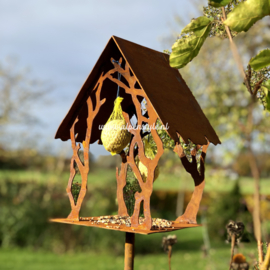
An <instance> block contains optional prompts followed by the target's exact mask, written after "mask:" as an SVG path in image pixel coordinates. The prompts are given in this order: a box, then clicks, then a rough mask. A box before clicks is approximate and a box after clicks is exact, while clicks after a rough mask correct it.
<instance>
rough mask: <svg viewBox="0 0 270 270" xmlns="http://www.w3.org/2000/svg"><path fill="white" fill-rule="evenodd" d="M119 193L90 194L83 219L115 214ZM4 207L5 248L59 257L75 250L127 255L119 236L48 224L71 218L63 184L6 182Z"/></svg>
mask: <svg viewBox="0 0 270 270" xmlns="http://www.w3.org/2000/svg"><path fill="white" fill-rule="evenodd" d="M115 193H116V187H115V186H113V187H107V188H105V189H104V188H102V189H99V188H96V189H95V190H94V191H93V190H92V191H90V192H88V194H87V196H86V198H85V203H84V206H83V209H82V215H84V216H89V215H92V216H98V215H106V214H109V213H112V212H114V211H115V210H116V205H115ZM90 197H91V200H89V198H90ZM0 205H1V215H0V245H1V246H2V247H14V246H19V247H33V248H35V249H38V248H43V249H47V250H52V251H54V252H57V253H62V252H65V251H68V250H73V249H76V250H78V249H80V250H88V249H95V250H97V251H101V250H103V249H106V250H110V251H113V252H115V254H121V252H122V251H123V247H122V242H123V241H124V239H121V237H120V238H119V234H117V232H110V231H107V230H100V229H95V228H91V229H89V228H87V227H81V226H70V225H64V224H58V223H48V220H49V219H50V218H59V217H66V216H67V215H68V214H69V213H68V212H69V211H70V205H69V200H68V197H67V196H66V194H65V187H64V186H63V185H62V184H61V185H59V184H52V183H50V182H48V183H35V182H32V183H31V182H27V183H14V182H13V181H10V180H5V179H2V180H1V182H0ZM121 236H122V235H121ZM122 238H123V237H122ZM120 239H121V240H122V241H121V240H120Z"/></svg>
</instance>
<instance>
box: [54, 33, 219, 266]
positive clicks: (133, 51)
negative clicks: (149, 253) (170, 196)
mask: <svg viewBox="0 0 270 270" xmlns="http://www.w3.org/2000/svg"><path fill="white" fill-rule="evenodd" d="M117 89H118V90H117ZM116 90H117V91H116ZM117 92H118V93H117ZM116 97H117V99H116ZM115 99H116V102H115ZM119 99H121V105H120V103H119ZM142 104H145V109H144V110H143V109H142ZM118 105H119V106H121V108H120V107H117V106H118ZM120 110H122V116H120V119H118V118H117V117H116V118H113V121H115V119H118V121H119V120H120V121H122V122H121V124H120V125H119V126H120V127H123V126H124V123H127V126H126V127H127V130H125V131H124V135H123V134H122V132H123V131H121V130H120V133H119V130H118V129H117V131H116V132H115V134H122V135H120V136H122V137H123V138H122V137H121V138H114V139H116V141H117V140H119V142H120V143H119V144H121V147H119V148H117V149H109V151H112V152H113V153H117V154H119V155H120V156H121V158H122V163H121V167H120V168H116V182H117V194H116V195H117V201H118V215H109V214H108V215H107V216H99V217H92V216H91V213H89V215H90V216H89V217H80V216H79V213H80V209H81V205H82V202H83V199H84V196H85V194H86V190H87V175H88V172H89V169H90V168H89V161H88V158H89V148H90V144H93V143H94V142H96V141H98V143H99V144H104V145H105V144H107V142H106V136H109V135H111V134H109V135H106V136H105V135H104V134H105V133H104V129H103V130H102V127H104V128H105V129H106V128H108V123H110V122H112V121H110V115H111V113H112V111H114V112H115V111H118V112H119V111H120ZM108 119H109V121H108ZM158 120H159V121H160V122H161V123H162V125H163V126H164V127H167V130H166V131H167V133H168V135H169V136H170V138H171V139H173V140H174V142H175V148H174V151H175V152H176V153H177V154H178V156H179V158H180V160H181V162H182V164H183V166H184V168H185V169H186V171H187V172H188V173H190V174H191V176H192V178H193V180H194V182H195V190H194V193H193V195H192V198H191V201H190V203H189V204H188V206H187V209H186V211H185V213H184V214H183V215H182V216H180V217H178V218H177V219H176V220H175V221H168V220H165V219H162V218H152V217H151V211H150V197H151V194H152V191H153V182H154V177H155V170H156V168H157V166H158V161H159V159H160V157H161V155H162V154H163V143H162V140H161V139H160V137H159V135H158V132H157V130H156V128H155V127H156V123H157V121H158ZM106 123H107V124H106ZM104 125H105V126H104ZM106 126H107V127H106ZM146 127H147V128H146ZM108 130H109V129H108ZM115 134H114V135H113V136H115ZM147 135H151V136H152V138H153V140H154V142H155V144H156V149H157V151H156V154H155V156H153V155H152V154H150V155H149V151H145V148H146V149H147V143H145V137H146V136H147ZM55 138H59V139H61V140H63V141H66V140H69V139H70V140H71V145H72V149H73V155H72V158H71V163H70V177H69V181H68V186H67V189H66V190H67V193H68V196H69V200H70V204H71V212H70V214H69V216H68V217H67V218H59V219H52V221H54V222H62V223H68V224H76V225H83V226H90V227H99V228H104V229H110V230H117V231H122V232H126V244H125V269H133V260H134V235H135V233H140V234H151V233H159V232H166V231H167V232H171V231H174V230H179V229H184V228H189V227H196V226H199V225H198V224H197V222H196V216H197V212H198V210H199V205H200V201H201V198H202V193H203V188H204V161H205V155H206V151H207V148H208V145H209V143H210V142H211V143H213V144H214V145H216V144H219V143H220V141H219V139H218V137H217V135H216V133H215V131H214V130H213V128H212V126H211V125H210V123H209V121H208V120H207V118H206V117H205V115H204V114H203V112H202V110H201V108H200V106H199V104H198V103H197V101H196V100H195V98H194V96H193V95H192V93H191V91H190V90H189V88H188V87H187V85H186V83H185V81H184V80H183V79H182V77H181V75H180V73H179V72H178V71H177V70H175V69H173V68H171V67H170V65H169V56H168V55H166V54H164V53H160V52H157V51H154V50H151V49H148V48H146V47H143V46H140V45H138V44H135V43H132V42H129V41H127V40H124V39H121V38H118V37H115V36H112V37H111V39H110V40H109V42H108V44H107V45H106V47H105V49H104V51H103V52H102V54H101V56H100V57H99V59H98V61H97V63H96V64H95V66H94V68H93V70H92V71H91V73H90V75H89V77H88V78H87V80H86V82H85V83H84V85H83V86H82V88H81V90H80V92H79V93H78V95H77V97H76V99H75V101H74V103H73V105H72V106H71V108H70V110H69V112H68V114H67V115H66V117H65V118H64V120H63V121H62V123H61V125H60V126H59V128H58V130H57V133H56V136H55ZM180 139H181V140H182V141H184V142H185V143H188V142H189V141H192V143H193V144H195V145H196V147H195V148H194V149H193V150H192V152H191V155H192V160H191V162H190V161H189V160H188V158H187V156H186V153H185V151H184V149H183V147H182V146H181V142H180ZM110 140H111V141H112V139H109V141H110ZM117 143H118V142H117ZM126 144H129V145H128V146H127V147H126ZM82 146H83V153H84V159H83V161H82V160H81V159H80V158H79V155H78V153H79V150H80V149H81V147H82ZM123 148H125V149H124V150H122V149H123ZM199 150H201V151H202V153H201V156H200V166H199V169H198V167H197V161H196V154H197V152H198V151H199ZM139 163H141V164H142V165H143V166H144V167H143V168H144V169H142V166H140V165H139ZM74 164H76V165H77V167H78V170H79V172H80V174H81V178H82V183H81V189H80V191H79V194H78V197H77V200H76V202H75V201H74V198H73V195H72V192H71V188H72V182H73V179H74V176H75V173H76V171H75V169H74ZM128 166H129V167H130V168H131V169H132V171H133V173H134V174H135V176H136V178H137V180H138V183H139V186H140V188H141V191H140V192H136V193H135V205H134V212H133V214H132V215H131V216H129V214H128V211H127V207H126V205H125V201H124V196H123V189H124V187H125V185H126V175H127V170H128ZM145 168H147V173H143V172H142V170H144V171H145ZM141 204H143V214H144V217H142V216H139V214H140V206H141Z"/></svg>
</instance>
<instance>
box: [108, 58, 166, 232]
mask: <svg viewBox="0 0 270 270" xmlns="http://www.w3.org/2000/svg"><path fill="white" fill-rule="evenodd" d="M119 61H121V59H120V60H119ZM111 62H112V63H113V65H114V69H112V70H111V71H109V72H108V73H107V74H106V75H105V76H107V77H108V79H110V80H111V81H113V82H115V83H116V84H117V85H119V86H120V87H121V88H123V89H124V90H125V92H126V93H127V94H130V95H131V98H132V101H133V104H134V106H135V108H136V116H137V127H139V128H133V127H132V125H131V123H130V119H129V116H128V114H126V113H123V116H124V118H125V120H126V122H127V124H128V129H129V132H130V133H131V134H133V137H132V140H131V142H130V148H129V153H128V155H127V156H126V157H125V158H126V161H127V163H126V161H125V159H123V157H122V165H121V172H120V175H119V174H118V169H117V171H116V175H117V182H118V187H117V198H118V205H119V208H118V213H119V214H120V213H123V212H124V213H126V207H123V203H124V200H123V199H122V192H123V187H124V185H125V184H126V170H127V167H126V166H127V164H128V165H130V167H131V168H132V170H133V172H134V174H135V176H136V178H137V179H138V182H139V185H140V187H141V190H142V191H141V192H136V194H135V206H134V212H133V215H132V217H131V226H132V227H138V226H139V214H140V213H139V212H140V205H141V202H142V201H143V202H144V216H145V220H144V223H143V224H142V227H144V228H146V229H151V227H152V218H151V212H150V197H151V194H152V191H153V181H154V171H155V168H156V166H157V164H158V160H159V158H160V157H161V156H162V154H163V144H162V141H161V139H160V138H159V136H158V134H157V131H156V130H155V129H154V128H152V129H151V134H152V136H153V138H154V141H155V142H156V144H157V154H156V156H155V158H154V159H153V160H151V159H150V158H147V157H146V156H145V153H144V144H143V140H142V134H141V130H140V127H141V126H142V123H143V122H144V123H147V124H148V125H149V126H151V127H155V124H156V121H157V118H158V117H157V114H156V112H155V110H154V108H153V106H152V104H151V102H150V100H149V99H148V97H147V96H146V94H145V92H144V91H142V90H141V89H137V88H135V84H136V82H137V79H136V77H135V76H132V75H130V67H129V65H128V64H127V63H126V65H125V69H123V68H121V67H120V65H118V64H117V63H116V62H115V61H114V60H113V59H111ZM114 72H119V73H120V74H121V75H122V76H123V77H124V78H125V79H126V81H127V82H128V85H129V86H126V85H125V84H124V83H122V82H121V81H119V80H117V79H115V78H113V76H112V74H113V73H114ZM138 96H140V97H142V98H144V99H145V100H146V104H147V108H146V109H147V112H148V116H149V118H146V117H144V116H143V115H142V110H141V103H140V102H139V100H138ZM135 145H137V149H138V150H137V149H136V151H138V157H139V159H140V161H141V162H142V163H143V164H144V165H145V166H146V167H147V170H148V176H147V179H146V182H143V180H142V176H141V174H140V171H139V169H138V167H137V165H136V163H135V155H134V152H135ZM124 178H125V179H124ZM119 199H120V201H119Z"/></svg>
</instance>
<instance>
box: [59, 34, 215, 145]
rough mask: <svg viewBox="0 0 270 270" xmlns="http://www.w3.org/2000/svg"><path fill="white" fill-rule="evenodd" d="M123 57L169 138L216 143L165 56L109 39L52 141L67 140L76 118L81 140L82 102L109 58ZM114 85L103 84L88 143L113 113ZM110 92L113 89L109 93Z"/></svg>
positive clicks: (128, 104) (127, 102)
mask: <svg viewBox="0 0 270 270" xmlns="http://www.w3.org/2000/svg"><path fill="white" fill-rule="evenodd" d="M111 57H112V58H114V59H116V60H118V59H119V58H120V57H123V58H124V61H126V62H127V63H128V64H129V66H130V69H131V71H132V73H133V74H134V76H135V77H136V78H137V81H138V83H139V85H140V87H141V88H142V89H143V90H144V91H145V93H146V95H147V97H148V98H149V100H150V101H151V103H152V105H153V107H154V109H155V111H156V113H157V114H158V117H159V118H160V120H161V121H162V123H163V124H164V125H166V124H167V123H168V126H169V129H168V130H167V131H168V133H169V135H170V136H171V138H173V139H174V140H177V132H178V133H179V134H180V135H181V137H182V138H183V139H184V140H185V141H186V142H187V141H188V139H190V140H191V141H192V142H193V143H195V144H201V145H203V144H206V143H207V141H206V139H205V138H207V139H208V140H209V141H210V142H212V143H213V144H215V145H216V144H218V143H220V141H219V138H218V136H217V134H216V133H215V131H214V129H213V128H212V126H211V124H210V123H209V121H208V119H207V118H206V116H205V115H204V113H203V111H202V109H201V107H200V105H199V104H198V102H197V101H196V99H195V98H194V96H193V94H192V93H191V91H190V90H189V88H188V86H187V85H186V83H185V81H184V80H183V78H182V77H181V75H180V73H179V72H178V70H176V69H173V68H171V67H170V65H169V56H168V55H167V54H164V53H161V52H158V51H155V50H152V49H149V48H146V47H143V46H141V45H138V44H135V43H133V42H130V41H127V40H124V39H121V38H119V37H115V36H112V37H111V38H110V40H109V42H108V43H107V45H106V47H105V49H104V50H103V52H102V54H101V55H100V57H99V59H98V61H97V63H96V64H95V66H94V68H93V70H92V71H91V73H90V74H89V76H88V78H87V79H86V81H85V83H84V84H83V86H82V88H81V90H80V92H79V93H78V95H77V97H76V99H75V101H74V102H73V104H72V106H71V108H70V110H69V112H68V113H67V115H66V117H65V118H64V120H63V121H62V123H61V125H60V126H59V128H58V130H57V132H56V135H55V138H60V139H61V140H63V141H65V140H68V139H70V135H69V130H70V127H71V125H72V123H73V121H74V119H75V118H76V117H77V116H79V122H78V123H77V124H76V126H75V132H76V133H78V134H79V135H78V137H77V139H76V140H77V141H82V140H83V139H84V137H85V131H86V115H87V107H86V99H87V96H89V94H90V95H91V93H93V92H92V91H93V87H94V85H95V84H96V82H97V80H98V78H99V76H100V74H101V72H107V71H108V70H110V69H112V68H113V66H112V64H111V62H110V59H111ZM116 87H117V86H116V85H115V84H114V83H113V82H111V81H110V80H106V81H105V82H104V85H103V88H102V91H101V99H102V98H104V97H106V103H105V104H104V105H103V106H102V107H101V109H100V112H99V113H98V115H97V117H96V118H95V120H94V123H93V128H92V135H91V143H93V142H95V141H97V140H98V139H99V138H100V133H101V130H99V129H98V125H102V124H105V123H106V121H107V119H108V118H109V116H110V114H111V112H112V110H113V102H114V99H115V97H116ZM112 89H115V91H114V90H112ZM120 93H121V96H122V97H124V101H123V103H122V109H123V111H126V112H128V113H129V114H130V115H132V113H131V111H132V109H130V108H132V102H131V99H130V97H129V95H128V94H125V93H124V90H123V89H122V92H121V91H120Z"/></svg>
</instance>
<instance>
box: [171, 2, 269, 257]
mask: <svg viewBox="0 0 270 270" xmlns="http://www.w3.org/2000/svg"><path fill="white" fill-rule="evenodd" d="M213 6H214V7H213ZM216 7H217V8H216ZM267 10H268V11H270V6H269V3H268V2H267V1H263V0H262V1H254V0H248V1H239V0H228V1H226V0H224V1H220V0H214V1H210V3H209V5H208V6H207V7H204V8H203V15H204V16H201V17H199V18H197V19H192V21H191V23H189V24H188V25H187V26H186V27H184V29H183V30H182V32H181V35H180V36H179V39H178V40H177V41H176V42H175V43H174V45H173V46H172V53H171V55H170V64H171V66H172V67H175V68H182V69H181V73H182V74H183V76H184V78H185V79H186V80H187V81H188V83H189V85H190V87H191V89H192V90H193V91H194V94H195V96H196V98H198V100H199V101H200V104H201V105H202V106H203V108H204V112H205V113H206V115H207V117H208V118H209V119H210V122H211V124H212V125H213V126H214V127H215V129H216V130H217V132H218V134H219V136H220V138H221V140H222V141H223V143H224V142H225V146H226V148H227V149H228V150H229V151H226V153H227V155H226V158H227V161H232V158H233V157H234V158H235V156H236V155H237V154H239V153H240V152H246V153H247V155H248V157H249V158H248V161H249V166H250V170H251V173H252V176H253V178H254V180H255V192H254V204H255V207H254V213H253V216H254V226H255V235H256V238H257V240H258V251H259V261H260V262H262V248H261V232H260V216H259V179H260V171H259V167H258V162H257V160H256V155H255V151H256V150H257V151H258V150H261V151H265V152H268V153H269V148H268V145H269V144H268V142H269V125H268V124H267V122H268V119H267V116H268V115H269V114H268V113H267V112H266V111H264V112H262V109H263V108H265V109H266V110H268V109H269V104H268V102H269V100H270V99H269V82H270V80H269V76H270V67H269V65H270V62H269V59H270V57H269V55H268V54H269V50H267V49H266V50H264V51H262V52H260V53H259V54H258V55H257V56H255V57H254V55H255V53H257V52H258V51H259V50H260V49H265V47H269V45H270V41H269V38H268V37H267V35H266V34H265V33H266V32H267V31H269V23H267V22H266V21H265V20H264V21H259V22H257V21H258V20H260V19H261V18H263V17H264V16H266V15H269V14H270V13H269V14H268V11H267ZM255 13H256V14H255ZM227 15H228V19H227ZM253 15H254V16H253ZM255 15H256V16H255ZM239 16H242V17H241V20H239ZM252 16H253V17H252ZM251 17H252V19H250V18H251ZM249 19H250V20H249ZM240 21H241V22H240ZM255 22H257V23H256V24H255V25H254V26H253V27H251V26H252V25H253V24H254V23H255ZM229 27H231V29H230V28H229ZM247 30H249V31H248V33H246V34H238V32H241V31H247ZM214 36H215V37H219V38H220V39H217V38H211V39H209V38H208V39H207V37H214ZM224 39H225V40H224ZM199 51H200V54H199ZM239 52H240V54H239ZM198 54H199V56H197V55H198ZM232 55H233V57H234V59H233V58H232ZM240 55H241V57H240ZM196 56H197V57H196ZM195 57H196V58H195ZM251 57H253V58H252V59H251ZM193 59H194V60H193ZM249 59H251V60H249ZM191 60H193V61H192V64H189V65H187V64H188V63H189V62H190V61H191ZM242 61H243V62H245V64H246V65H243V64H242ZM248 61H249V63H248ZM244 66H247V68H246V69H245V68H244ZM183 67H184V68H183ZM239 73H240V74H239ZM194 74H196V76H194ZM240 76H242V77H243V80H242V79H241V77H240ZM194 77H195V78H194ZM242 81H244V82H243V84H242ZM257 98H258V99H259V100H260V101H261V103H257V102H256V100H257ZM259 104H262V105H263V107H262V106H261V105H259ZM260 107H261V108H260ZM223 162H224V160H223Z"/></svg>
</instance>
